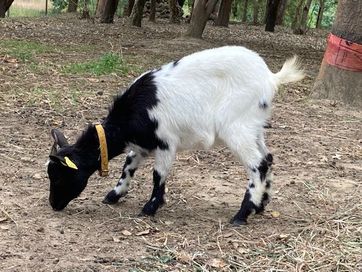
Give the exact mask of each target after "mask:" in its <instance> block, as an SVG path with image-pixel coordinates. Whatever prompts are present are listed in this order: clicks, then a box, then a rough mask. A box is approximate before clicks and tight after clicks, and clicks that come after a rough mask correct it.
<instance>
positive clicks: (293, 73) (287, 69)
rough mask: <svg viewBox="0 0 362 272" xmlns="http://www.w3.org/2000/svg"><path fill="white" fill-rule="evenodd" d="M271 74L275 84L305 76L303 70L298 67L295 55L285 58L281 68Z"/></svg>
mask: <svg viewBox="0 0 362 272" xmlns="http://www.w3.org/2000/svg"><path fill="white" fill-rule="evenodd" d="M273 75H274V79H275V80H276V84H277V85H281V84H286V83H289V82H296V81H299V80H302V79H303V78H304V77H305V74H304V70H303V69H302V68H301V67H300V63H299V61H298V59H297V56H294V57H292V58H290V59H287V60H286V61H285V62H284V64H283V67H282V69H281V70H280V71H279V72H278V73H275V74H273Z"/></svg>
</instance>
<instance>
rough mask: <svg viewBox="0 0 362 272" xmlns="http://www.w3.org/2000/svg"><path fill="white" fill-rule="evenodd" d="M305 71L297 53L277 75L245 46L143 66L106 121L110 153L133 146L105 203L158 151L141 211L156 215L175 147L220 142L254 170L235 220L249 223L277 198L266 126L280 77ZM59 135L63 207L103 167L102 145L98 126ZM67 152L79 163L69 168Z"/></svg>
mask: <svg viewBox="0 0 362 272" xmlns="http://www.w3.org/2000/svg"><path fill="white" fill-rule="evenodd" d="M303 76H304V75H303V72H302V71H301V70H300V69H299V68H298V65H297V63H296V58H295V57H294V58H292V59H290V60H287V61H286V62H285V63H284V65H283V67H282V69H281V70H280V71H279V72H278V73H276V74H274V73H272V72H271V71H270V70H269V69H268V67H267V65H266V64H265V62H264V61H263V59H262V58H261V57H260V56H259V55H258V54H256V53H255V52H253V51H250V50H248V49H246V48H244V47H239V46H225V47H221V48H215V49H209V50H204V51H201V52H197V53H194V54H191V55H189V56H186V57H183V58H182V59H180V60H178V61H175V62H172V63H169V64H166V65H164V66H162V67H161V68H160V69H158V70H153V71H149V72H146V73H144V74H143V75H141V76H140V77H139V78H137V79H136V80H135V81H134V82H133V84H132V85H131V86H130V87H129V88H128V89H127V90H126V91H125V92H124V93H123V94H122V95H120V96H119V97H117V98H116V99H115V101H114V104H113V107H112V108H111V110H110V112H109V114H108V116H107V117H106V118H105V120H104V121H103V123H102V125H103V128H104V130H105V135H106V139H107V144H108V152H109V158H110V159H112V158H113V157H115V156H118V155H120V154H121V153H122V152H124V151H125V150H127V148H128V149H129V150H130V151H129V153H128V155H127V158H126V162H125V164H124V166H123V171H122V176H121V178H120V180H119V181H118V183H117V185H116V186H115V187H114V189H113V190H111V191H110V192H109V193H108V194H107V196H106V197H105V199H104V200H103V202H104V203H108V204H113V203H116V202H117V201H118V200H119V199H120V197H122V196H124V195H126V194H127V191H128V187H129V184H130V179H131V177H133V175H134V173H135V171H136V169H137V167H138V165H139V163H140V162H141V161H142V160H143V159H144V158H145V157H147V155H149V154H150V153H153V154H154V156H155V164H154V171H153V185H154V187H153V191H152V195H151V198H150V200H149V201H148V202H147V203H146V204H145V206H144V207H143V210H142V212H143V214H146V215H154V214H155V213H156V211H157V209H158V208H159V207H160V206H161V205H162V204H164V194H165V182H166V176H167V174H168V173H169V171H170V168H171V165H172V162H173V160H174V159H175V154H176V152H177V151H178V150H184V149H192V148H198V147H201V148H206V149H207V148H210V147H211V146H213V144H214V143H215V142H216V141H217V142H219V141H221V142H222V143H224V144H225V145H226V146H228V147H229V148H230V149H231V150H232V151H233V152H234V153H235V154H236V156H237V157H238V158H239V159H240V160H241V161H242V163H243V164H244V165H245V167H246V169H247V171H248V175H249V184H248V188H247V190H246V193H245V196H244V199H243V201H242V203H241V208H240V210H239V211H238V213H237V214H236V215H235V216H234V218H233V219H232V223H233V224H236V225H240V224H245V223H246V220H247V217H248V216H249V215H250V214H251V213H254V212H256V213H259V212H261V211H263V209H264V207H265V205H266V204H267V203H268V202H269V200H270V190H271V183H272V174H271V164H272V161H273V157H272V155H271V154H270V153H269V151H268V149H267V147H266V145H265V141H264V128H263V127H264V125H265V124H266V121H267V120H268V119H269V117H270V113H271V104H272V99H273V96H274V94H275V92H276V90H277V87H278V86H279V85H280V84H284V83H288V82H295V81H298V80H301V79H302V78H303ZM52 135H53V138H54V140H55V144H54V147H55V149H56V150H53V153H52V155H51V156H50V162H49V165H48V174H49V178H50V196H49V201H50V204H51V206H52V207H53V209H54V210H62V209H64V208H65V207H66V206H67V204H68V203H69V202H70V201H71V200H72V199H74V198H76V197H77V196H78V195H79V194H80V193H81V192H82V191H83V189H84V188H85V187H86V185H87V181H88V178H89V177H90V176H91V175H92V174H93V173H94V172H95V171H96V170H97V169H99V168H100V150H99V145H100V144H99V140H98V137H97V132H96V129H95V127H94V126H89V127H88V129H86V131H85V132H84V133H83V134H82V135H81V136H80V138H79V139H78V140H77V141H76V143H75V144H73V145H69V144H68V142H67V140H66V139H65V137H64V136H63V134H62V133H61V132H59V131H58V130H53V133H52ZM64 158H67V159H68V160H70V161H71V162H72V163H74V165H75V166H76V167H68V166H67V165H66V163H64ZM74 168H77V169H74Z"/></svg>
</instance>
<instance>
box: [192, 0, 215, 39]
mask: <svg viewBox="0 0 362 272" xmlns="http://www.w3.org/2000/svg"><path fill="white" fill-rule="evenodd" d="M216 3H217V0H195V6H194V9H193V11H192V16H191V21H190V25H189V27H188V29H187V31H186V34H185V36H186V37H190V38H197V39H201V37H202V33H203V32H204V29H205V26H206V23H207V20H208V19H209V16H210V14H211V12H212V11H213V10H214V7H215V5H216Z"/></svg>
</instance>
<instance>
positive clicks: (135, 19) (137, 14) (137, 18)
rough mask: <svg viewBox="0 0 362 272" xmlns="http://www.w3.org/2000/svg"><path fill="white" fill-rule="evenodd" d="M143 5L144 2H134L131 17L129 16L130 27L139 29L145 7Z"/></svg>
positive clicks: (138, 0)
mask: <svg viewBox="0 0 362 272" xmlns="http://www.w3.org/2000/svg"><path fill="white" fill-rule="evenodd" d="M145 3H146V0H136V1H135V3H134V6H133V9H132V13H131V16H130V19H131V20H130V22H131V25H133V26H138V27H141V25H142V17H143V9H144V7H145Z"/></svg>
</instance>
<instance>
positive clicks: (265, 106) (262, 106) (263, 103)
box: [259, 101, 269, 110]
mask: <svg viewBox="0 0 362 272" xmlns="http://www.w3.org/2000/svg"><path fill="white" fill-rule="evenodd" d="M259 107H260V108H261V109H263V110H265V109H267V108H268V107H269V106H268V104H267V103H266V102H265V101H262V102H260V103H259Z"/></svg>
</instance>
